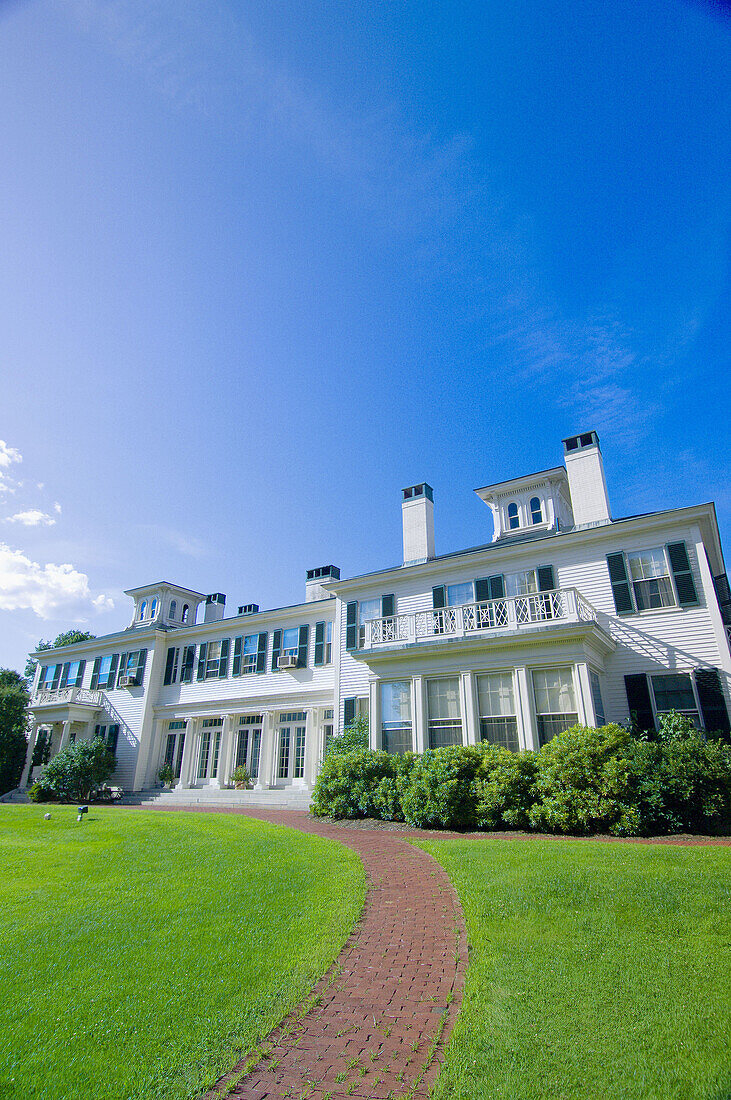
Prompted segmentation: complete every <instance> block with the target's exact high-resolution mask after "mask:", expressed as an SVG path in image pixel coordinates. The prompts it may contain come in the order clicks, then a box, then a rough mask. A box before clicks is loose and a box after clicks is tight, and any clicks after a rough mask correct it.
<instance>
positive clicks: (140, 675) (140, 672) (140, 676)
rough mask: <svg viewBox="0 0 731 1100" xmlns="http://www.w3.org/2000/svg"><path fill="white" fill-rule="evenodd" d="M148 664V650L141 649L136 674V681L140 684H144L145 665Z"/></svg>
mask: <svg viewBox="0 0 731 1100" xmlns="http://www.w3.org/2000/svg"><path fill="white" fill-rule="evenodd" d="M146 663H147V650H146V649H141V650H140V652H139V656H138V658H137V671H136V672H135V679H136V680H137V683H138V684H143V683H144V680H145V664H146Z"/></svg>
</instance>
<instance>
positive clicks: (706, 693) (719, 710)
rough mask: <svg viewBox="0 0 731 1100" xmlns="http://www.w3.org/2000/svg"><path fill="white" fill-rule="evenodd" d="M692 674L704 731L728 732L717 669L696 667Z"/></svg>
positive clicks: (724, 702)
mask: <svg viewBox="0 0 731 1100" xmlns="http://www.w3.org/2000/svg"><path fill="white" fill-rule="evenodd" d="M694 676H695V686H696V690H697V692H698V702H699V703H700V706H701V714H702V715H703V725H704V727H705V729H706V732H707V733H729V731H731V724H729V719H728V710H727V708H726V700H725V698H724V694H723V688H722V687H721V677H720V674H719V671H718V669H717V668H697V669H696V670H695V673H694Z"/></svg>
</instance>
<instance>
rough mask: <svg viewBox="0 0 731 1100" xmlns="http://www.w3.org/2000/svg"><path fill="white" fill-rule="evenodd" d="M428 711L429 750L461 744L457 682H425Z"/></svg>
mask: <svg viewBox="0 0 731 1100" xmlns="http://www.w3.org/2000/svg"><path fill="white" fill-rule="evenodd" d="M426 696H427V704H428V710H429V748H430V749H438V748H441V747H442V746H443V745H461V744H462V717H461V714H460V706H459V680H458V679H457V677H456V676H455V677H453V678H450V679H448V680H427V682H426Z"/></svg>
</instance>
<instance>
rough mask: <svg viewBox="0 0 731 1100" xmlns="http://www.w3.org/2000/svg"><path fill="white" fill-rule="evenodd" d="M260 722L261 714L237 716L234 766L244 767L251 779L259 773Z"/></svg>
mask: <svg viewBox="0 0 731 1100" xmlns="http://www.w3.org/2000/svg"><path fill="white" fill-rule="evenodd" d="M261 723H262V716H261V714H247V715H245V716H244V717H243V718H239V729H238V737H237V741H236V759H235V766H236V767H237V768H239V767H242V768H246V770H247V771H248V773H249V775H250V776H251V777H252V779H255V778H256V777H257V776H258V774H259V751H260V746H261Z"/></svg>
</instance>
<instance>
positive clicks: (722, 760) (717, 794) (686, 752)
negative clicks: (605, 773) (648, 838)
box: [640, 730, 731, 833]
mask: <svg viewBox="0 0 731 1100" xmlns="http://www.w3.org/2000/svg"><path fill="white" fill-rule="evenodd" d="M652 764H653V767H652V769H651V770H648V771H647V772H646V773H645V776H644V783H643V785H642V788H641V794H642V800H641V806H640V808H641V814H642V828H643V832H668V833H678V832H688V833H728V832H729V831H731V745H729V743H728V742H727V741H725V740H717V739H715V738H713V739H710V740H706V739H705V737H704V736H703V735H702V734H700V733H698V731H697V730H693V732H692V734H691V735H690V736H686V737H675V738H673V739H671V740H668V741H666V742H664V743H662V744H660V745H659V746H658V753H657V757H656V759H655V760H653V761H652ZM656 789H657V791H658V792H659V793H658V794H656V795H655V797H652V796H653V795H654V794H655V791H656Z"/></svg>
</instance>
